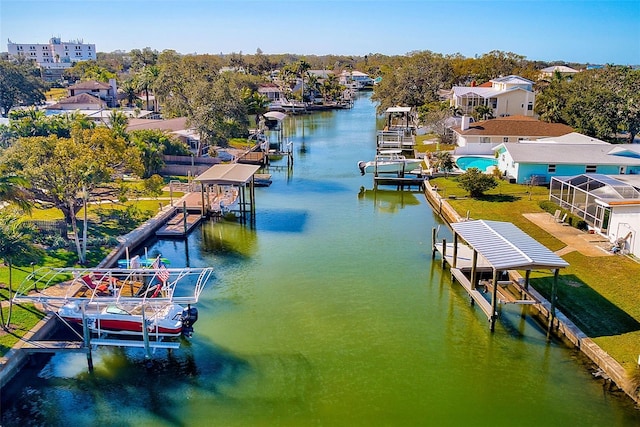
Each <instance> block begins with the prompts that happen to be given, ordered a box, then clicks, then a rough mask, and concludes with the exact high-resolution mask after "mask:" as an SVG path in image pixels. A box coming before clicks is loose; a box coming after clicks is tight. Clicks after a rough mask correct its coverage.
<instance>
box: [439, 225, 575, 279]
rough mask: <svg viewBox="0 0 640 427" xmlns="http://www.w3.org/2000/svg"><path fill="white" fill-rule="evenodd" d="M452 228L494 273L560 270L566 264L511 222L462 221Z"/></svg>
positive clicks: (566, 264)
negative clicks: (520, 270)
mask: <svg viewBox="0 0 640 427" xmlns="http://www.w3.org/2000/svg"><path fill="white" fill-rule="evenodd" d="M451 228H453V231H454V232H456V233H457V234H458V235H460V237H461V238H462V239H464V240H465V241H466V242H467V243H468V244H469V246H471V247H472V248H473V249H475V250H476V251H478V253H480V255H482V256H483V257H485V258H486V259H487V261H488V262H489V264H490V265H491V266H492V267H493V268H495V269H496V270H509V269H522V270H532V269H535V268H549V269H556V268H563V267H567V266H568V265H569V263H567V262H566V261H565V260H563V259H562V258H560V257H559V256H557V255H556V254H555V253H553V252H552V251H550V250H549V249H547V248H546V247H545V246H543V245H542V244H540V243H539V242H538V241H536V240H535V239H533V238H532V237H531V236H529V235H528V234H526V233H525V232H523V231H522V230H520V229H519V228H518V227H516V226H515V225H513V224H511V223H510V222H500V221H485V220H478V221H464V222H456V223H452V224H451Z"/></svg>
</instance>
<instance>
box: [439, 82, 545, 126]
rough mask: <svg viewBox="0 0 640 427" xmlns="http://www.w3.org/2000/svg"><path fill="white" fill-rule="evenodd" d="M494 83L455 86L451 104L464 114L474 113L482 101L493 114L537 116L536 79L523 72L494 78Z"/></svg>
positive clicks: (497, 115)
mask: <svg viewBox="0 0 640 427" xmlns="http://www.w3.org/2000/svg"><path fill="white" fill-rule="evenodd" d="M490 83H491V87H487V86H485V85H481V86H475V85H474V86H454V87H453V88H452V89H451V90H450V91H449V96H448V98H449V99H450V101H449V102H450V105H451V106H452V107H455V108H459V109H460V110H461V111H462V113H463V114H472V113H473V112H474V110H475V108H476V107H477V106H479V105H483V106H487V107H489V108H491V111H492V115H493V117H505V116H517V115H520V116H533V115H534V113H533V107H534V105H535V98H536V96H535V93H534V92H533V82H532V81H531V80H528V79H525V78H523V77H520V76H514V75H511V76H506V77H500V78H497V79H492V80H490Z"/></svg>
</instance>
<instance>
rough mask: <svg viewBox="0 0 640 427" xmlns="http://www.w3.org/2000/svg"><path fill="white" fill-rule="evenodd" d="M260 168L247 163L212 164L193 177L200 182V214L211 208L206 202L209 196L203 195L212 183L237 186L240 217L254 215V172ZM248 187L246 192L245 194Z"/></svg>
mask: <svg viewBox="0 0 640 427" xmlns="http://www.w3.org/2000/svg"><path fill="white" fill-rule="evenodd" d="M258 169H260V166H257V165H247V164H240V163H230V164H220V165H213V166H211V167H210V168H209V169H207V170H206V171H204V172H203V173H202V174H200V175H198V176H197V177H196V178H195V181H196V182H198V183H200V184H201V185H200V188H201V197H202V215H203V216H204V215H205V214H206V212H207V211H209V210H211V206H208V205H207V203H206V202H208V201H209V197H205V196H206V195H205V192H206V193H208V192H209V190H210V188H211V187H212V186H214V185H230V186H235V187H238V208H237V211H238V212H239V213H240V216H241V218H245V216H246V215H247V214H249V215H250V216H251V217H252V218H253V216H254V215H255V209H256V208H255V177H254V175H255V173H256V172H257V171H258ZM247 189H248V194H247Z"/></svg>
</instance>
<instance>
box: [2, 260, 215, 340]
mask: <svg viewBox="0 0 640 427" xmlns="http://www.w3.org/2000/svg"><path fill="white" fill-rule="evenodd" d="M212 274H213V269H212V268H180V269H177V268H176V269H168V268H166V267H165V266H164V265H163V264H162V263H161V262H159V263H158V266H155V265H154V266H153V268H139V269H97V268H96V269H84V270H83V269H75V268H74V269H56V268H50V269H41V270H38V271H37V274H35V273H34V274H33V275H32V277H31V278H30V279H29V280H25V282H24V283H23V284H22V285H21V286H20V288H19V289H18V291H17V293H16V295H15V296H14V300H15V301H17V302H31V303H40V304H42V306H43V307H44V308H45V309H46V310H51V311H52V312H54V313H55V314H56V315H57V316H58V317H60V318H61V319H62V320H63V321H65V322H66V323H67V324H69V325H73V324H76V325H81V326H82V327H83V328H85V327H86V329H85V331H84V332H85V334H84V336H86V334H87V333H92V334H94V335H98V336H99V337H102V336H104V335H110V336H112V338H113V339H103V340H102V341H103V342H104V343H103V344H101V345H126V346H133V344H134V342H135V341H139V346H141V347H146V348H147V349H149V348H150V347H153V346H154V345H155V347H158V346H159V344H158V343H159V342H161V341H163V340H164V339H165V338H167V339H169V338H174V337H179V336H181V335H184V336H187V337H190V336H191V335H192V334H193V324H194V323H195V322H196V321H197V320H198V310H197V308H196V307H195V304H197V302H198V299H199V297H200V294H201V293H202V290H203V288H204V286H205V285H206V283H207V281H208V280H209V278H210V277H211V275H212ZM34 282H35V283H34ZM34 289H35V291H34ZM116 337H121V338H122V339H118V338H116ZM125 339H126V340H125ZM100 341H101V340H97V339H94V340H92V342H100ZM150 341H152V342H153V343H155V344H154V345H151V346H150V345H149V342H150Z"/></svg>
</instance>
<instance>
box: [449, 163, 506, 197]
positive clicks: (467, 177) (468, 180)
mask: <svg viewBox="0 0 640 427" xmlns="http://www.w3.org/2000/svg"><path fill="white" fill-rule="evenodd" d="M458 183H460V187H462V188H463V189H465V190H467V191H468V192H469V195H470V196H471V197H480V196H482V195H483V194H484V192H485V191H488V190H491V189H492V188H495V187H497V186H498V181H497V180H496V179H495V178H494V177H493V176H492V175H487V174H485V173H482V172H480V169H478V168H469V169H468V170H467V171H466V172H465V173H463V174H462V175H460V176H459V177H458Z"/></svg>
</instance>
